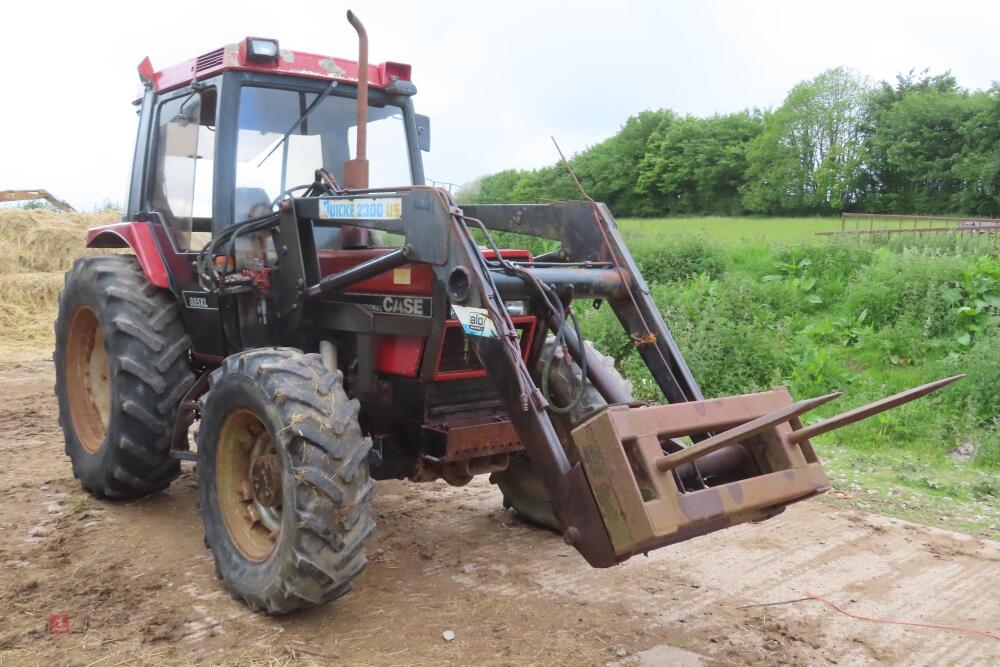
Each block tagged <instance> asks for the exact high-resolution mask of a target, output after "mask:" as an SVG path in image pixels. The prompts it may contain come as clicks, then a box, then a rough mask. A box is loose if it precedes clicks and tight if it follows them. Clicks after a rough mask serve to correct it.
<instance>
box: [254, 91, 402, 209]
mask: <svg viewBox="0 0 1000 667" xmlns="http://www.w3.org/2000/svg"><path fill="white" fill-rule="evenodd" d="M316 97H317V94H316V93H306V92H302V91H294V90H279V89H275V88H256V87H244V88H243V89H242V91H241V93H240V111H239V126H238V131H239V136H238V139H237V145H236V163H237V164H236V201H235V209H234V210H235V213H236V220H235V221H236V222H241V221H243V220H248V219H250V218H253V217H257V216H259V215H264V214H266V213H267V212H268V211H270V210H271V209H270V204H271V202H272V201H274V199H276V198H277V197H278V196H279V195H281V194H282V193H283V192H285V191H286V190H288V189H289V188H293V187H295V186H298V185H306V184H309V183H312V181H313V178H314V172H315V171H316V169H318V168H320V167H325V168H326V169H327V170H328V171H329V172H330V173H331V174H333V175H334V176H335V177H336V178H337V180H338V181H340V182H343V172H344V161H345V160H348V159H351V158H354V157H355V155H354V153H355V146H356V143H355V138H356V136H357V117H356V114H357V101H356V100H355V99H353V98H349V97H338V96H336V94H334V95H329V96H328V97H326V98H325V99H324V100H323V101H322V102H321V103H320V105H319V106H318V107H317V108H316V109H315V110H313V112H312V113H311V114H309V117H308V118H307V119H306V120H305V121H303V122H302V123H301V125H299V126H298V127H297V128H295V130H294V131H293V132H292V134H291V135H290V136H289V137H288V140H287V141H285V142H284V143H283V144H282V145H281V146H279V147H278V149H277V150H276V151H274V153H273V154H272V155H270V156H268V153H270V152H271V150H272V149H274V148H275V146H276V145H277V144H278V143H279V142H280V141H281V139H282V137H283V136H284V134H285V133H286V132H288V128H290V127H291V126H292V125H293V124H294V123H295V121H297V120H298V119H299V118H300V117H301V116H302V114H303V113H304V112H305V110H306V109H307V108H308V107H309V105H310V104H312V103H313V101H314V100H315V99H316ZM368 160H369V162H370V165H371V167H370V169H371V172H370V177H369V183H370V186H371V187H373V188H377V187H385V186H394V185H410V184H411V183H412V179H411V176H410V162H409V156H408V152H407V146H406V132H405V128H404V125H403V111H402V109H400V108H399V107H396V106H391V105H386V106H384V107H378V106H370V107H369V109H368Z"/></svg>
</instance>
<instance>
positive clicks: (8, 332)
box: [0, 208, 121, 350]
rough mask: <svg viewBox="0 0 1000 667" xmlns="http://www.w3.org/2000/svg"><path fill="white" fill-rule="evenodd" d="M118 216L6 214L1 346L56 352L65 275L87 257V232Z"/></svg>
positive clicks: (1, 242) (1, 235)
mask: <svg viewBox="0 0 1000 667" xmlns="http://www.w3.org/2000/svg"><path fill="white" fill-rule="evenodd" d="M120 218H121V214H120V213H119V212H118V211H102V212H100V213H59V212H56V211H51V210H48V209H22V208H0V341H2V346H3V347H4V348H6V349H8V350H17V349H24V350H30V349H44V348H51V346H52V341H53V333H52V324H53V322H54V320H55V315H56V306H57V303H58V299H59V290H60V289H62V285H63V273H64V272H65V271H66V269H68V268H69V266H70V265H71V264H72V263H73V260H74V259H76V258H77V257H80V256H81V255H84V254H87V250H86V249H85V248H84V245H83V244H84V240H85V238H86V233H87V228H89V227H95V226H98V225H106V224H110V223H113V222H117V221H118V220H120Z"/></svg>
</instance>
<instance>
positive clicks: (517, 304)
mask: <svg viewBox="0 0 1000 667" xmlns="http://www.w3.org/2000/svg"><path fill="white" fill-rule="evenodd" d="M503 305H505V306H506V307H507V314H508V315H511V316H513V317H518V316H519V315H526V314H527V313H528V304H526V303H525V302H524V301H504V302H503Z"/></svg>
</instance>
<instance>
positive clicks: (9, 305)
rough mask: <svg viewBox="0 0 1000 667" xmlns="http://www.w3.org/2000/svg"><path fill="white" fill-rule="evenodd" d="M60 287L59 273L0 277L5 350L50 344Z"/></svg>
mask: <svg viewBox="0 0 1000 667" xmlns="http://www.w3.org/2000/svg"><path fill="white" fill-rule="evenodd" d="M62 286H63V274H62V273H61V272H48V273H8V274H0V338H2V339H3V341H4V347H7V346H13V347H40V346H43V345H51V344H52V342H53V340H54V337H53V329H52V327H53V324H54V323H55V319H56V311H57V309H58V305H59V290H61V289H62Z"/></svg>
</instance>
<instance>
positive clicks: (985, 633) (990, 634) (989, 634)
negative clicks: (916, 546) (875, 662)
mask: <svg viewBox="0 0 1000 667" xmlns="http://www.w3.org/2000/svg"><path fill="white" fill-rule="evenodd" d="M806 595H808V596H809V597H811V598H812V599H814V600H819V601H820V602H823V603H824V604H828V605H830V606H831V607H833V608H834V609H836V610H837V611H839V612H840V613H841V614H844V615H845V616H850V617H851V618H856V619H858V620H859V621H871V622H872V623H886V624H888V625H912V626H914V627H918V628H935V629H937V630H952V631H954V632H972V633H975V634H977V635H983V636H984V637H989V638H990V639H995V640H996V641H1000V635H998V634H996V633H993V632H989V631H988V630H977V629H976V628H966V627H962V626H959V625H938V624H937V623H915V622H913V621H893V620H890V619H885V618H872V617H871V616H862V615H861V614H854V613H852V612H849V611H847V610H846V609H843V608H841V607H839V606H837V604H836V603H835V602H831V601H830V600H827V599H826V598H825V597H822V596H819V595H816V594H815V593H813V592H812V591H806Z"/></svg>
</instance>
